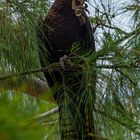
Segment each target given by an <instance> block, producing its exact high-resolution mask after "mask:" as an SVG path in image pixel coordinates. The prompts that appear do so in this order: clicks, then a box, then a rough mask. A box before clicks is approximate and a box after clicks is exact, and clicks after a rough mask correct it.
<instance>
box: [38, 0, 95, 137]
mask: <svg viewBox="0 0 140 140" xmlns="http://www.w3.org/2000/svg"><path fill="white" fill-rule="evenodd" d="M85 1H86V0H55V1H54V3H53V4H52V6H51V8H50V9H49V11H48V14H47V15H46V16H45V17H42V16H40V18H39V19H38V21H37V25H36V36H37V42H38V54H39V59H40V63H41V66H42V67H46V66H47V65H49V64H53V63H55V62H60V60H62V61H65V60H63V59H65V57H66V56H68V55H69V54H70V52H71V49H72V46H73V44H74V43H78V44H80V45H79V51H80V52H83V51H86V50H92V51H95V41H94V37H93V33H92V28H91V25H90V22H89V20H88V17H87V14H86V12H85V11H87V5H86V4H85ZM66 58H67V57H66ZM63 63H64V62H63ZM74 73H75V72H74V71H73V70H65V69H64V70H63V72H62V71H60V70H57V71H49V72H44V75H45V78H46V80H47V82H48V85H49V87H50V88H52V87H55V85H62V86H61V88H60V90H59V92H55V93H53V95H54V99H55V100H56V102H57V104H58V106H59V116H60V119H59V120H60V125H62V127H60V131H61V139H62V140H63V139H66V140H68V139H70V140H72V139H76V140H84V139H87V140H93V139H94V138H92V137H91V136H89V135H88V134H85V133H90V132H83V131H85V129H86V128H85V127H86V123H85V124H84V125H82V123H81V124H80V121H79V120H80V118H76V119H75V114H76V113H77V114H80V117H83V116H84V115H85V112H84V111H83V110H84V108H85V106H84V105H83V106H81V107H80V109H79V110H80V111H78V112H77V107H78V104H79V100H78V99H77V98H79V97H78V96H81V94H75V93H76V91H78V90H79V86H80V81H81V74H79V75H78V76H77V75H76V74H74ZM71 77H72V78H71ZM64 80H65V86H66V87H70V88H71V89H72V90H73V93H71V94H69V95H68V96H69V99H67V104H64V102H65V100H66V97H65V96H64V95H65V93H64ZM73 83H74V84H73ZM73 104H74V105H73ZM66 106H67V108H68V112H67V114H66V113H65V108H66ZM85 118H86V117H85ZM85 118H83V120H84V119H85ZM74 120H75V121H74ZM83 120H81V121H83ZM92 127H94V126H93V125H92ZM90 129H94V128H90ZM90 131H91V130H90ZM93 131H94V130H93ZM82 133H83V134H82ZM91 133H92V132H91Z"/></svg>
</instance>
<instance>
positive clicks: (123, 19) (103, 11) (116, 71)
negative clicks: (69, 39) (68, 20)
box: [0, 0, 140, 140]
mask: <svg viewBox="0 0 140 140" xmlns="http://www.w3.org/2000/svg"><path fill="white" fill-rule="evenodd" d="M49 4H50V3H49V2H48V1H47V2H46V1H44V0H39V1H38V0H20V1H17V0H13V1H1V2H0V76H3V75H8V74H10V73H20V72H24V71H27V70H32V69H34V68H39V67H40V64H39V60H38V54H37V51H36V46H37V42H36V38H35V26H36V21H37V19H38V17H39V16H40V15H43V16H44V15H45V14H46V13H47V10H48V7H49ZM92 5H93V7H91V9H92V10H93V11H92V12H93V13H94V15H93V17H92V15H91V17H90V21H91V22H92V23H93V27H95V28H96V29H94V30H95V34H94V36H95V42H96V53H95V52H93V53H85V54H81V55H79V54H77V51H78V47H80V46H78V47H77V45H75V46H74V47H73V48H72V51H71V54H75V56H76V58H74V59H73V60H72V64H73V65H75V64H76V65H80V66H81V68H82V70H81V71H80V74H81V73H82V76H83V77H82V81H80V90H81V91H83V93H84V94H83V95H84V98H81V100H80V101H79V104H80V103H85V104H86V105H87V106H88V108H89V107H90V109H91V110H92V111H93V112H94V113H93V116H94V120H95V123H96V127H97V131H98V133H97V136H98V137H104V138H107V139H109V140H124V139H127V140H129V139H131V140H132V139H134V140H135V139H140V133H139V129H140V127H139V120H140V117H139V116H140V113H139V111H140V109H139V108H140V105H139V101H140V85H139V83H140V81H139V79H140V73H139V64H140V47H139V46H140V27H139V23H140V17H139V12H140V7H139V2H138V0H132V1H129V2H127V1H125V2H123V1H118V0H104V1H103V0H94V1H92ZM97 24H98V26H97V27H96V25H97ZM77 57H78V58H77ZM95 62H96V64H95ZM78 72H79V71H78ZM76 74H77V75H78V74H79V73H76ZM76 74H74V75H70V78H71V77H72V76H76ZM31 76H32V77H34V78H36V77H37V78H38V77H39V78H40V77H41V78H42V77H43V75H42V74H40V73H38V74H32V75H31ZM31 76H29V78H30V77H31ZM23 78H24V77H23ZM15 79H16V78H15ZM13 81H16V82H17V85H18V84H19V81H17V80H13ZM0 82H2V81H0ZM72 84H75V83H72ZM6 87H7V91H6V93H7V92H9V91H8V90H9V89H8V85H7V86H6ZM11 92H14V93H15V91H10V94H6V93H4V95H1V96H0V124H1V125H0V139H2V140H13V139H14V140H16V139H17V140H19V139H20V140H22V139H23V140H28V139H29V140H30V139H35V140H40V139H44V137H45V136H47V137H48V139H52V140H53V139H56V140H57V139H59V127H58V124H59V123H58V121H57V122H56V123H54V124H55V125H54V124H53V125H48V124H47V122H51V121H52V120H58V114H55V115H54V116H53V117H52V116H50V117H49V118H45V119H43V120H41V121H42V123H41V124H39V123H37V122H36V121H35V120H34V119H33V117H34V116H35V115H38V114H39V113H42V112H45V111H46V110H50V109H51V108H53V107H55V106H56V105H55V104H50V103H48V102H47V101H46V98H44V99H42V100H36V99H32V98H30V97H29V96H25V95H21V96H20V97H19V96H15V95H13V94H11ZM67 92H70V93H71V94H69V95H73V94H75V93H73V92H72V89H71V88H70V85H69V86H66V87H65V93H67ZM1 93H3V92H1ZM18 94H21V93H18ZM93 94H94V95H93ZM65 95H66V97H65V98H66V99H67V100H66V102H65V104H64V108H65V110H64V111H65V114H66V115H65V118H66V119H67V118H68V117H69V116H68V115H69V114H68V112H69V110H68V108H67V104H68V103H69V99H70V98H69V96H67V94H65ZM73 108H74V105H73V106H72V108H71V109H73ZM76 115H78V114H76ZM79 119H80V117H79ZM72 121H73V120H72ZM42 124H43V126H42ZM91 135H94V134H91Z"/></svg>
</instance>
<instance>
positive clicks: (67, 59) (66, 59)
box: [59, 55, 70, 70]
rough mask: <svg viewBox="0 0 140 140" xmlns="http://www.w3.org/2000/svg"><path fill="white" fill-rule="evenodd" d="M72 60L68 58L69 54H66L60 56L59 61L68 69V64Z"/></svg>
mask: <svg viewBox="0 0 140 140" xmlns="http://www.w3.org/2000/svg"><path fill="white" fill-rule="evenodd" d="M68 62H70V59H69V58H68V56H67V55H64V56H63V57H60V59H59V63H60V66H61V68H62V69H64V70H66V66H65V65H66V64H67V63H68Z"/></svg>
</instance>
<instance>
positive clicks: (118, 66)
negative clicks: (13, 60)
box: [0, 63, 140, 80]
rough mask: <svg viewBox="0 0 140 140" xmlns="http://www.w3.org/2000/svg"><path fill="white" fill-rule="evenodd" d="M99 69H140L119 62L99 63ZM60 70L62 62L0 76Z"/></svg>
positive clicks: (75, 66) (80, 67) (79, 68)
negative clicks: (111, 63) (114, 63)
mask: <svg viewBox="0 0 140 140" xmlns="http://www.w3.org/2000/svg"><path fill="white" fill-rule="evenodd" d="M96 68H97V69H140V67H139V66H137V65H123V64H117V65H97V66H96ZM65 69H75V70H77V71H78V70H81V69H82V65H69V64H68V65H66V66H65ZM50 70H52V71H60V70H63V69H62V67H61V64H60V63H53V64H51V65H49V66H47V67H44V68H37V69H33V70H29V71H25V72H21V73H15V74H10V75H7V76H3V77H0V80H6V79H9V78H12V77H18V76H25V75H30V74H35V73H39V72H48V71H50Z"/></svg>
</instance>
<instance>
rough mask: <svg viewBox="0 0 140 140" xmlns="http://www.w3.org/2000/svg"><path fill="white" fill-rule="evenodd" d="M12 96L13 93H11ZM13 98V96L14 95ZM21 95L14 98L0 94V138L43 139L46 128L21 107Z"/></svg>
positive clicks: (9, 139)
mask: <svg viewBox="0 0 140 140" xmlns="http://www.w3.org/2000/svg"><path fill="white" fill-rule="evenodd" d="M9 96H11V97H12V95H10V94H9ZM12 98H13V97H12ZM19 99H20V98H19V97H18V96H15V97H14V100H11V99H10V97H7V96H6V95H5V96H4V95H1V96H0V112H1V115H0V124H1V125H0V139H1V140H13V139H14V140H19V139H20V140H30V139H35V140H39V139H40V140H41V139H42V140H43V139H44V136H45V133H46V131H45V128H44V127H43V126H41V125H40V124H39V123H37V121H35V120H33V114H32V113H30V114H29V113H28V112H26V110H24V111H23V110H21V109H20V108H19Z"/></svg>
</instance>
